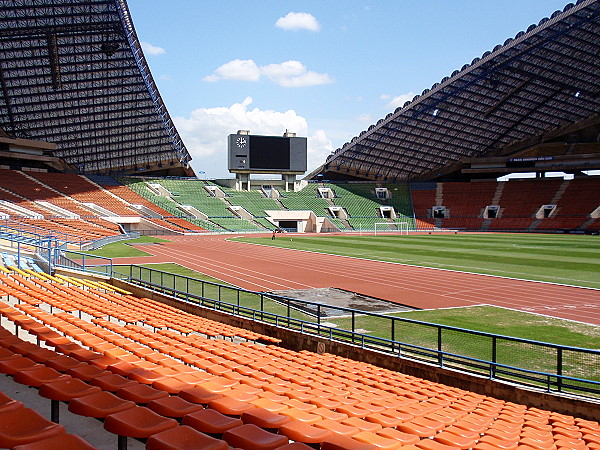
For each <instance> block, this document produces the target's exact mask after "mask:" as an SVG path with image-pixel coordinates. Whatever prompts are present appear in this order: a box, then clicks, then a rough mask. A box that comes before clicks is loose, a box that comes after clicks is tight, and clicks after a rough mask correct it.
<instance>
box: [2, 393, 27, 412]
mask: <svg viewBox="0 0 600 450" xmlns="http://www.w3.org/2000/svg"><path fill="white" fill-rule="evenodd" d="M22 407H23V403H21V402H19V401H17V400H14V399H12V398H10V397H9V396H8V395H5V394H4V393H2V392H1V391H0V413H3V412H6V411H12V410H13V409H17V408H22Z"/></svg>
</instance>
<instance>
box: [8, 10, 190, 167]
mask: <svg viewBox="0 0 600 450" xmlns="http://www.w3.org/2000/svg"><path fill="white" fill-rule="evenodd" d="M0 21H1V22H2V27H1V28H0V129H3V130H4V131H5V133H6V134H7V135H8V136H10V137H14V138H27V139H38V140H45V141H50V142H54V143H56V144H57V150H56V151H55V152H54V156H58V157H61V158H63V159H64V160H65V161H67V162H68V163H69V164H71V165H72V166H74V167H76V168H77V169H78V170H80V171H82V172H88V173H90V172H91V173H93V172H108V171H122V170H149V171H153V170H157V169H158V168H159V167H163V166H164V167H165V168H169V167H170V168H175V167H178V168H180V169H183V170H185V169H186V168H187V166H188V163H189V160H190V159H191V158H190V155H189V153H188V151H187V150H186V148H185V145H184V144H183V142H182V140H181V138H180V137H179V134H178V133H177V130H176V129H175V126H174V125H173V122H172V121H171V118H170V116H169V113H168V112H167V109H166V107H165V105H164V103H163V101H162V99H161V97H160V94H159V92H158V89H157V88H156V85H155V83H154V80H153V79H152V75H151V74H150V70H149V68H148V65H147V63H146V60H145V58H144V55H143V54H142V50H141V47H140V43H139V42H138V39H137V36H136V33H135V30H134V28H133V22H132V20H131V16H130V14H129V10H128V8H127V3H126V2H125V0H69V1H66V0H4V1H2V2H1V3H0ZM188 170H191V169H188Z"/></svg>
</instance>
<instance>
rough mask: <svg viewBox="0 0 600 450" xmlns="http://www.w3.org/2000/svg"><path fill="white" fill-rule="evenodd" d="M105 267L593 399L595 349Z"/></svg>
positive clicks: (228, 307)
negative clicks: (333, 322) (334, 322)
mask: <svg viewBox="0 0 600 450" xmlns="http://www.w3.org/2000/svg"><path fill="white" fill-rule="evenodd" d="M112 269H113V272H112V275H113V276H114V277H115V278H120V279H123V280H125V281H128V282H131V283H133V284H136V285H138V286H141V287H144V288H147V289H150V290H153V291H156V292H160V293H163V294H167V295H170V296H173V297H175V298H178V299H180V300H184V301H186V302H191V303H194V304H198V305H201V306H203V307H207V308H211V309H214V310H218V311H222V312H225V313H229V314H234V315H238V316H241V317H245V318H249V319H252V320H256V321H261V322H264V323H268V324H271V325H275V326H278V327H282V328H287V329H290V330H294V331H300V332H302V333H308V334H312V335H316V336H320V337H323V338H326V339H330V340H332V341H338V342H344V343H349V344H352V345H357V346H359V347H362V348H368V349H371V350H376V351H380V352H386V353H389V354H390V355H395V356H397V357H403V358H410V359H413V360H418V361H422V362H427V363H430V364H437V365H438V366H440V367H445V368H449V369H456V370H461V371H467V372H470V373H475V374H478V375H484V376H487V377H489V378H490V379H493V380H499V381H507V382H511V383H516V384H520V385H525V386H531V387H536V388H541V389H545V390H546V391H547V392H561V393H570V394H575V395H580V396H587V397H594V398H599V397H600V350H593V349H585V348H578V347H569V346H563V345H557V344H551V343H547V342H539V341H533V340H529V339H521V338H515V337H509V336H503V335H498V334H493V333H486V332H480V331H473V330H467V329H463V328H458V327H452V326H447V325H438V324H432V323H428V322H422V321H418V320H412V319H407V318H401V317H394V316H390V315H384V314H377V313H369V312H363V311H358V310H355V309H351V308H343V307H337V306H330V305H325V304H322V303H318V302H311V301H306V300H299V299H294V298H289V297H284V296H279V295H273V294H267V293H264V292H255V291H249V290H245V289H240V288H236V287H233V286H227V285H221V284H217V283H212V282H209V281H203V280H199V279H195V278H190V277H185V276H181V275H175V274H172V273H169V272H163V271H160V270H155V269H150V268H146V267H142V266H113V267H112ZM331 321H336V322H337V325H334V324H332V323H331Z"/></svg>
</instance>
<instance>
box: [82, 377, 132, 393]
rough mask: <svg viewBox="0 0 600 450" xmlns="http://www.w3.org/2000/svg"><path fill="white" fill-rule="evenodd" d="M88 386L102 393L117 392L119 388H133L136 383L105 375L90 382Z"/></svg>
mask: <svg viewBox="0 0 600 450" xmlns="http://www.w3.org/2000/svg"><path fill="white" fill-rule="evenodd" d="M90 384H92V385H94V386H98V387H99V388H100V389H102V390H103V391H109V392H117V391H118V390H119V389H121V388H125V387H129V386H134V385H137V384H139V383H136V382H135V381H133V380H129V379H127V378H125V377H123V376H121V375H117V374H114V373H108V374H107V375H101V376H99V377H96V378H92V379H91V380H90Z"/></svg>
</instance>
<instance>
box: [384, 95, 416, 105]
mask: <svg viewBox="0 0 600 450" xmlns="http://www.w3.org/2000/svg"><path fill="white" fill-rule="evenodd" d="M384 95H385V94H384ZM384 95H382V96H381V98H382V99H384V100H385V99H387V98H389V96H387V97H386V98H384ZM415 95H417V94H415V93H414V92H407V93H406V94H401V95H399V96H397V97H394V98H392V99H391V100H390V101H389V103H388V107H389V108H391V109H396V108H399V107H401V106H403V105H404V104H405V103H406V102H408V101H410V100H412V99H413V98H414V97H415Z"/></svg>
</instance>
